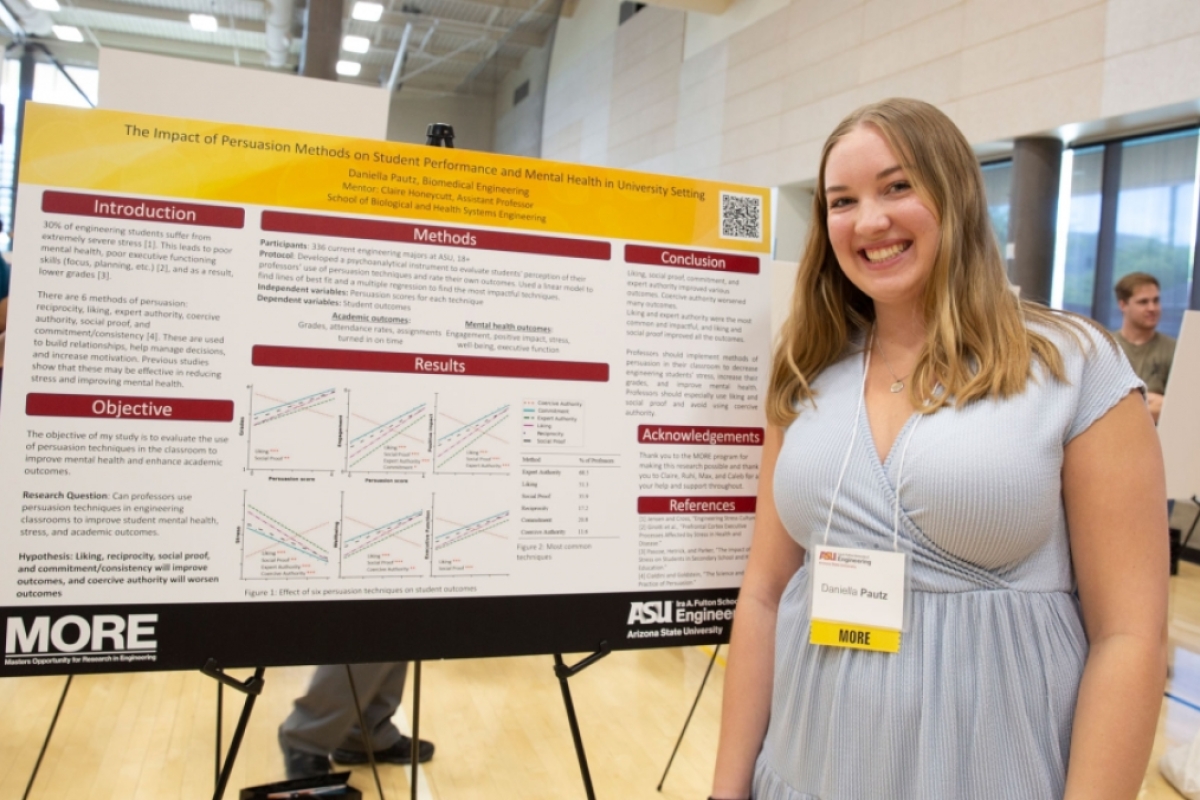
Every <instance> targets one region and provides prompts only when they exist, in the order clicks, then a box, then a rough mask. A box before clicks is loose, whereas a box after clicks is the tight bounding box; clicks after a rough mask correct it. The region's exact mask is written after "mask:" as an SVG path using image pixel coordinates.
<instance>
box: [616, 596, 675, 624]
mask: <svg viewBox="0 0 1200 800" xmlns="http://www.w3.org/2000/svg"><path fill="white" fill-rule="evenodd" d="M670 621H671V601H670V600H651V601H650V602H647V603H630V604H629V620H628V621H627V622H626V623H625V624H626V625H654V624H656V623H661V622H670Z"/></svg>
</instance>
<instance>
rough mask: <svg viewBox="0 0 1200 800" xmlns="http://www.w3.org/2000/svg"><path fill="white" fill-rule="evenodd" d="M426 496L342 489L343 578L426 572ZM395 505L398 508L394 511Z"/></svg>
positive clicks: (427, 514)
mask: <svg viewBox="0 0 1200 800" xmlns="http://www.w3.org/2000/svg"><path fill="white" fill-rule="evenodd" d="M428 505H429V495H428V494H425V495H424V496H423V497H422V496H420V494H419V493H417V492H410V493H403V492H402V493H400V494H399V496H398V495H397V493H396V492H395V491H394V490H391V491H387V492H378V491H376V492H361V491H360V492H353V493H352V492H347V493H346V496H345V502H344V506H343V512H342V523H343V524H342V530H343V531H344V538H343V539H342V541H341V553H340V567H339V573H340V575H341V576H342V577H347V578H377V577H403V576H406V575H424V574H425V573H426V567H425V564H426V557H425V543H426V535H427V533H428V531H429V525H430V513H429V510H428ZM396 509H400V510H399V511H397V510H396Z"/></svg>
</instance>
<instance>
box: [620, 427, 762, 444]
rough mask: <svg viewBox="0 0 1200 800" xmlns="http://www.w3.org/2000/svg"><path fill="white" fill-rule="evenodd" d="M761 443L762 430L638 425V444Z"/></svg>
mask: <svg viewBox="0 0 1200 800" xmlns="http://www.w3.org/2000/svg"><path fill="white" fill-rule="evenodd" d="M762 443H763V429H762V428H718V427H711V426H703V425H638V444H712V445H749V446H751V447H761V446H762Z"/></svg>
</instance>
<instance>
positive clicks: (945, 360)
mask: <svg viewBox="0 0 1200 800" xmlns="http://www.w3.org/2000/svg"><path fill="white" fill-rule="evenodd" d="M863 125H870V126H872V127H874V128H875V129H876V130H877V131H878V132H879V133H880V134H881V135H882V136H883V138H884V140H885V141H886V142H887V143H888V145H889V147H890V148H891V150H892V152H893V153H894V154H895V156H896V157H897V158H898V159H899V161H900V164H901V166H902V167H903V168H904V171H905V173H906V174H907V177H908V180H909V182H910V183H911V184H912V186H913V189H914V191H915V192H916V193H917V194H918V196H919V197H920V198H921V199H922V200H923V201H924V202H925V204H926V205H927V206H928V207H929V208H930V209H931V210H932V211H933V212H934V215H935V216H936V217H937V219H938V222H939V228H940V234H939V242H938V250H937V254H936V257H935V259H934V264H933V270H932V272H931V274H930V277H929V281H928V283H927V285H926V289H925V296H924V305H923V308H922V313H923V316H924V321H925V326H926V331H927V335H926V340H925V345H924V347H923V348H922V350H921V353H920V356H919V358H918V360H917V364H916V366H915V368H914V369H913V371H912V379H911V380H910V381H909V382H908V394H909V398H910V400H911V401H912V402H913V405H914V406H915V407H916V408H918V409H920V410H921V411H922V412H923V413H932V412H934V411H937V410H938V409H940V408H942V407H943V406H945V405H947V404H951V403H957V404H966V403H970V402H972V401H974V400H978V399H981V398H988V397H991V398H1003V397H1009V396H1012V395H1015V394H1019V393H1021V392H1022V391H1024V389H1025V385H1026V382H1027V381H1028V380H1029V379H1030V377H1031V374H1032V369H1033V362H1034V361H1037V362H1039V363H1041V364H1042V365H1043V366H1044V367H1045V369H1046V371H1047V372H1048V373H1049V374H1050V375H1052V376H1053V377H1054V378H1056V379H1058V380H1065V374H1064V370H1063V361H1062V357H1061V355H1060V354H1059V352H1058V349H1057V348H1056V347H1055V346H1054V344H1053V343H1052V342H1051V341H1050V340H1049V339H1048V338H1047V337H1046V336H1043V335H1041V334H1039V333H1037V332H1036V331H1035V330H1031V329H1030V327H1029V323H1030V322H1036V323H1042V324H1044V325H1046V326H1049V327H1051V328H1053V329H1058V330H1066V331H1069V332H1071V333H1072V334H1078V332H1079V331H1080V330H1081V326H1082V324H1083V323H1082V321H1081V318H1075V317H1073V316H1069V315H1065V314H1062V313H1060V312H1055V311H1051V310H1050V309H1048V308H1046V307H1045V306H1042V305H1038V304H1035V303H1031V302H1028V301H1022V300H1020V299H1018V298H1017V296H1016V294H1014V293H1013V291H1012V290H1011V288H1010V286H1009V283H1008V278H1007V276H1006V274H1005V269H1004V262H1003V260H1002V259H1001V256H1000V250H999V247H998V245H997V243H996V238H995V236H994V235H993V233H992V228H991V222H990V220H989V218H988V210H987V198H986V195H985V194H984V189H983V177H982V175H981V173H980V171H979V164H978V162H977V161H976V159H975V154H974V153H973V152H972V151H971V147H970V145H968V144H967V140H966V138H965V137H964V136H963V135H962V133H961V132H960V131H959V130H958V128H957V127H955V125H954V123H953V122H951V121H950V118H949V117H947V116H946V115H945V114H943V113H942V112H941V111H939V110H938V109H937V108H935V107H934V106H932V105H930V104H928V103H924V102H922V101H920V100H910V99H906V98H892V99H889V100H883V101H880V102H878V103H873V104H871V105H867V106H863V107H862V108H860V109H858V110H857V111H854V112H853V113H851V114H850V115H849V116H848V117H846V118H845V119H844V120H842V122H841V123H840V124H839V125H838V126H837V128H835V129H834V131H833V133H831V134H830V135H829V138H828V139H827V140H826V142H825V147H824V149H823V150H822V151H821V168H820V172H819V174H818V181H817V189H816V193H815V195H814V197H813V214H812V224H811V226H810V227H809V231H808V242H807V244H806V246H805V250H804V255H803V257H802V258H801V260H800V271H799V274H798V275H797V277H796V284H795V290H794V292H793V298H792V307H791V312H790V313H789V315H788V319H787V321H786V322H785V323H784V325H783V329H782V331H781V332H780V337H779V340H778V343H777V345H776V349H775V356H774V363H773V365H772V369H771V382H770V388H769V391H768V396H767V418H768V419H769V420H770V421H771V423H772V424H774V425H779V426H786V425H788V424H789V423H791V421H792V420H794V419H795V418H796V417H797V416H798V415H799V413H800V406H801V405H803V404H805V403H813V402H815V393H814V391H813V389H812V382H813V380H815V379H816V377H817V376H818V375H820V374H821V372H822V371H823V370H824V369H825V368H826V367H829V366H830V365H832V364H833V363H835V362H836V361H838V360H840V359H841V358H843V357H844V356H845V355H846V354H847V352H848V348H849V347H850V344H851V341H852V340H853V339H857V338H860V337H865V336H866V333H867V331H868V330H869V329H870V328H871V326H872V324H873V322H874V319H875V310H874V304H873V301H872V300H871V298H870V297H868V296H867V295H866V294H864V293H863V292H862V291H861V290H860V289H858V287H856V286H855V285H854V284H853V283H851V282H850V280H849V279H847V278H846V276H845V274H844V273H843V272H842V270H841V268H840V267H839V266H838V262H837V258H836V257H835V255H834V252H833V247H832V246H831V244H830V241H829V227H828V224H827V220H826V213H827V210H828V209H827V207H826V197H825V168H826V166H827V164H828V162H829V153H830V151H831V150H832V149H833V147H834V145H836V144H837V143H838V142H839V141H840V140H841V139H842V137H843V136H845V135H846V134H848V133H850V132H851V131H853V130H855V129H856V128H858V127H860V126H863ZM1076 338H1078V336H1076ZM938 386H941V387H942V389H943V391H936V387H938Z"/></svg>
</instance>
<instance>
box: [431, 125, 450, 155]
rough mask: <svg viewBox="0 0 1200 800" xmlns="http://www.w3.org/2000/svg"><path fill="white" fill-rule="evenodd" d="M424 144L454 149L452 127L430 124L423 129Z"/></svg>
mask: <svg viewBox="0 0 1200 800" xmlns="http://www.w3.org/2000/svg"><path fill="white" fill-rule="evenodd" d="M425 144H428V145H432V146H434V147H449V148H450V149H454V126H453V125H447V124H446V123H444V122H431V123H430V124H429V127H428V128H426V129H425Z"/></svg>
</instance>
